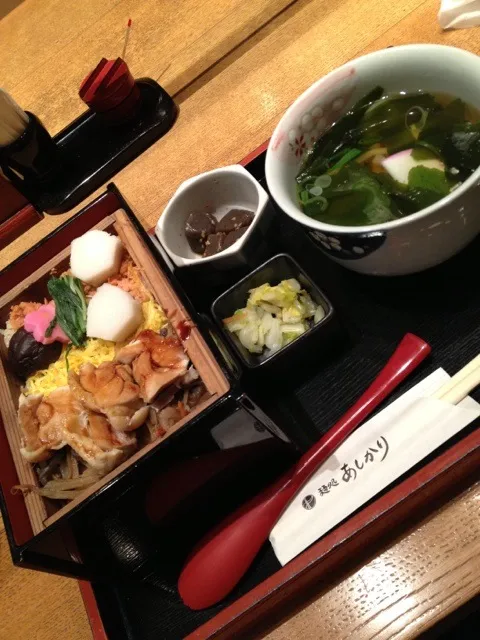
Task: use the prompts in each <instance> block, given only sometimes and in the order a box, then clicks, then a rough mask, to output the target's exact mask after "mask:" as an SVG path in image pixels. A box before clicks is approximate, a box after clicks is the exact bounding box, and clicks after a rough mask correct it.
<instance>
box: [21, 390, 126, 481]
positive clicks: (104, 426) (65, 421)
mask: <svg viewBox="0 0 480 640" xmlns="http://www.w3.org/2000/svg"><path fill="white" fill-rule="evenodd" d="M18 418H19V424H20V427H21V429H22V434H23V443H22V448H21V453H22V455H23V456H24V458H25V459H26V460H28V461H29V462H41V461H43V460H46V459H48V458H49V457H50V455H51V453H50V452H51V451H52V450H58V449H61V448H62V447H65V446H66V445H69V446H70V447H71V448H72V449H73V450H74V451H75V452H76V453H77V454H78V456H79V457H80V458H82V460H84V461H85V463H86V464H87V465H88V466H90V467H92V468H94V469H96V470H97V471H99V472H100V473H102V474H103V475H104V474H106V473H108V472H109V471H111V470H112V469H113V468H114V467H116V466H117V465H118V464H120V462H122V461H123V460H124V459H125V458H126V457H127V456H128V455H129V454H130V453H131V451H132V450H133V449H134V447H135V445H136V438H135V437H128V436H126V435H125V434H117V433H115V432H113V431H112V429H111V427H110V425H109V423H108V421H107V419H106V418H105V417H104V416H103V415H99V414H95V413H93V412H91V411H89V410H86V409H85V408H84V407H83V406H82V405H81V404H80V402H78V400H77V399H76V398H75V397H74V395H73V394H72V393H71V391H70V389H69V387H61V388H59V389H56V390H55V391H53V392H52V393H51V394H49V395H48V396H31V397H25V396H23V395H22V396H20V403H19V411H18Z"/></svg>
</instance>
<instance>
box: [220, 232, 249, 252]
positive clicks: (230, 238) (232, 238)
mask: <svg viewBox="0 0 480 640" xmlns="http://www.w3.org/2000/svg"><path fill="white" fill-rule="evenodd" d="M247 229H248V227H242V228H241V229H235V230H234V231H230V233H227V235H226V236H225V241H224V243H223V248H224V249H228V248H229V247H231V246H232V244H233V243H234V242H236V241H237V240H238V239H239V238H241V237H242V236H243V234H244V233H246V231H247Z"/></svg>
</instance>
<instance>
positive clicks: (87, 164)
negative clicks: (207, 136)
mask: <svg viewBox="0 0 480 640" xmlns="http://www.w3.org/2000/svg"><path fill="white" fill-rule="evenodd" d="M136 82H137V84H138V86H139V88H140V94H141V101H140V103H139V106H138V108H137V111H136V113H135V114H134V116H133V117H131V118H130V119H129V120H128V121H127V122H124V123H122V124H107V123H106V121H105V118H104V116H103V115H97V114H95V113H93V112H92V111H86V112H85V113H83V114H82V115H81V116H79V117H78V118H77V119H76V120H74V121H73V122H72V123H71V124H70V125H68V126H67V127H66V128H65V129H63V131H61V132H60V133H58V134H57V135H56V136H55V137H54V138H53V141H54V143H55V145H56V146H57V149H58V153H57V157H56V162H55V166H54V167H53V168H52V170H51V171H50V172H49V174H48V175H47V176H46V177H44V178H43V179H42V180H38V179H32V180H22V179H20V178H19V177H18V176H17V175H15V174H14V173H12V175H9V176H8V177H9V178H10V180H11V181H12V183H13V184H14V185H15V186H16V188H17V189H18V190H19V191H20V192H21V193H23V194H24V195H25V196H26V197H27V198H28V199H29V200H30V202H31V203H32V204H33V205H34V206H35V207H36V209H38V210H39V211H44V212H46V213H50V214H59V213H65V212H66V211H68V210H70V209H72V208H73V207H75V206H76V205H77V204H79V203H80V202H82V200H85V198H87V197H88V196H89V195H90V194H91V193H93V192H94V191H95V190H96V189H98V188H99V187H100V186H101V185H102V184H104V183H105V182H107V181H108V180H109V179H110V178H111V177H112V176H113V175H115V174H116V173H117V172H118V171H120V170H121V169H123V168H124V167H125V166H126V165H127V164H128V163H129V162H131V161H132V160H133V159H134V158H136V157H137V156H139V155H140V154H141V153H142V152H143V151H145V149H147V148H148V147H149V146H150V145H152V144H153V143H154V142H155V141H156V140H158V139H159V138H161V137H162V136H163V135H165V133H167V131H168V130H169V129H170V128H171V127H172V125H173V123H174V122H175V118H176V116H177V107H176V105H175V103H174V102H173V100H172V98H171V97H170V96H169V95H168V93H167V92H166V91H165V90H164V89H163V88H162V87H161V86H160V85H159V84H158V83H157V82H155V81H154V80H151V79H150V78H142V79H140V80H137V81H136Z"/></svg>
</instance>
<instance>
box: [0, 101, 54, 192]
mask: <svg viewBox="0 0 480 640" xmlns="http://www.w3.org/2000/svg"><path fill="white" fill-rule="evenodd" d="M25 113H26V114H27V116H28V124H27V126H26V128H25V131H24V132H23V133H22V135H21V136H20V137H19V138H17V139H16V140H15V141H14V142H12V143H10V144H8V145H6V146H4V147H0V167H1V168H2V171H3V173H4V174H5V176H6V177H7V178H8V179H9V180H11V181H12V182H13V183H14V184H15V186H16V187H17V188H18V189H19V190H21V191H22V192H24V189H22V183H23V184H24V185H25V187H28V184H29V183H37V182H39V181H42V180H43V179H44V178H45V177H46V176H48V175H49V174H51V173H52V171H54V169H55V166H56V160H57V154H58V149H57V146H56V145H55V143H54V141H53V140H52V137H51V135H50V134H49V133H48V131H47V130H46V129H45V127H44V126H43V124H42V123H41V122H40V120H39V118H37V116H36V115H34V114H33V113H30V112H29V111H26V112H25ZM25 195H27V197H28V193H25Z"/></svg>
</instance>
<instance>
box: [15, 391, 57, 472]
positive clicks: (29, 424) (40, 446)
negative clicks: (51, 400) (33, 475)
mask: <svg viewBox="0 0 480 640" xmlns="http://www.w3.org/2000/svg"><path fill="white" fill-rule="evenodd" d="M42 400H43V395H39V396H30V397H29V398H26V397H25V396H24V395H23V394H22V395H21V396H20V399H19V403H18V422H19V424H20V428H21V430H22V446H21V448H20V453H21V454H22V456H23V457H24V458H25V459H26V460H28V462H32V463H33V462H43V461H44V460H48V458H50V456H51V455H52V454H51V453H50V451H49V447H48V445H47V444H46V443H44V442H42V441H41V440H40V437H39V433H38V432H39V429H40V421H39V419H38V416H37V410H38V408H39V406H40V404H41V403H42Z"/></svg>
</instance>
